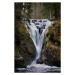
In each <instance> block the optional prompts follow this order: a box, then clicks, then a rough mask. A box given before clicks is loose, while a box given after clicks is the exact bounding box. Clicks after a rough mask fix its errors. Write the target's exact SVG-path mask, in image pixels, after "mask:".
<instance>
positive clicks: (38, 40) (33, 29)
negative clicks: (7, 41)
mask: <svg viewBox="0 0 75 75" xmlns="http://www.w3.org/2000/svg"><path fill="white" fill-rule="evenodd" d="M32 20H33V19H30V24H29V23H27V25H26V24H25V25H24V26H25V27H26V29H27V31H28V32H29V34H30V37H31V39H32V40H33V42H34V45H35V47H36V57H35V59H34V60H33V62H32V63H31V64H30V65H28V66H27V68H18V70H19V72H28V73H29V72H35V73H37V72H38V73H44V72H60V67H56V66H48V65H46V64H44V63H43V64H40V63H39V64H37V63H36V60H37V59H39V58H40V55H41V50H42V45H43V43H44V39H45V31H46V29H47V28H48V27H49V26H50V25H51V21H49V20H48V19H42V20H41V21H42V22H40V20H37V22H35V23H33V22H32Z"/></svg>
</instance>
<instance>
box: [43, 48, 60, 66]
mask: <svg viewBox="0 0 75 75" xmlns="http://www.w3.org/2000/svg"><path fill="white" fill-rule="evenodd" d="M44 55H45V57H46V60H44V62H45V63H46V64H48V65H50V66H58V67H59V66H61V60H60V50H59V49H55V48H52V47H46V50H45V53H44Z"/></svg>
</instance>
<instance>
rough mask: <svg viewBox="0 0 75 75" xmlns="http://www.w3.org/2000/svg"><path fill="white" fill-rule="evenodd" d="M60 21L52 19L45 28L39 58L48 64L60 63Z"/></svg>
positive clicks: (58, 64)
mask: <svg viewBox="0 0 75 75" xmlns="http://www.w3.org/2000/svg"><path fill="white" fill-rule="evenodd" d="M60 38H61V37H60V21H53V24H52V25H51V26H50V27H48V28H47V30H46V37H45V42H44V47H43V51H42V55H41V59H42V61H43V62H44V63H46V64H48V65H50V66H60V64H61V47H60V45H61V39H60Z"/></svg>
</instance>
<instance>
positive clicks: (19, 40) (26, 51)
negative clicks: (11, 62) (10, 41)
mask: <svg viewBox="0 0 75 75" xmlns="http://www.w3.org/2000/svg"><path fill="white" fill-rule="evenodd" d="M15 23H16V24H15V58H16V59H18V58H19V57H20V56H22V57H23V58H24V63H25V64H26V65H27V64H29V63H31V61H32V59H33V58H34V57H35V54H36V49H35V46H34V43H33V41H32V39H31V38H30V35H29V33H28V31H27V30H26V28H25V27H24V26H23V25H22V24H21V22H20V21H18V20H16V22H15ZM17 62H19V61H18V60H17ZM16 65H18V64H17V63H16ZM20 65H21V64H20ZM21 66H22V65H21ZM23 66H24V64H23Z"/></svg>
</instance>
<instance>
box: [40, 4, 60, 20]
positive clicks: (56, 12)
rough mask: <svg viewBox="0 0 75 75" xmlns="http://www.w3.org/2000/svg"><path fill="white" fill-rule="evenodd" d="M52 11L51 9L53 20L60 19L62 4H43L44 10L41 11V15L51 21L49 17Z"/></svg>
mask: <svg viewBox="0 0 75 75" xmlns="http://www.w3.org/2000/svg"><path fill="white" fill-rule="evenodd" d="M50 9H51V16H52V17H53V18H59V17H60V3H43V9H41V13H42V14H43V16H44V18H48V19H50V17H49V15H50ZM54 16H55V17H54Z"/></svg>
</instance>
